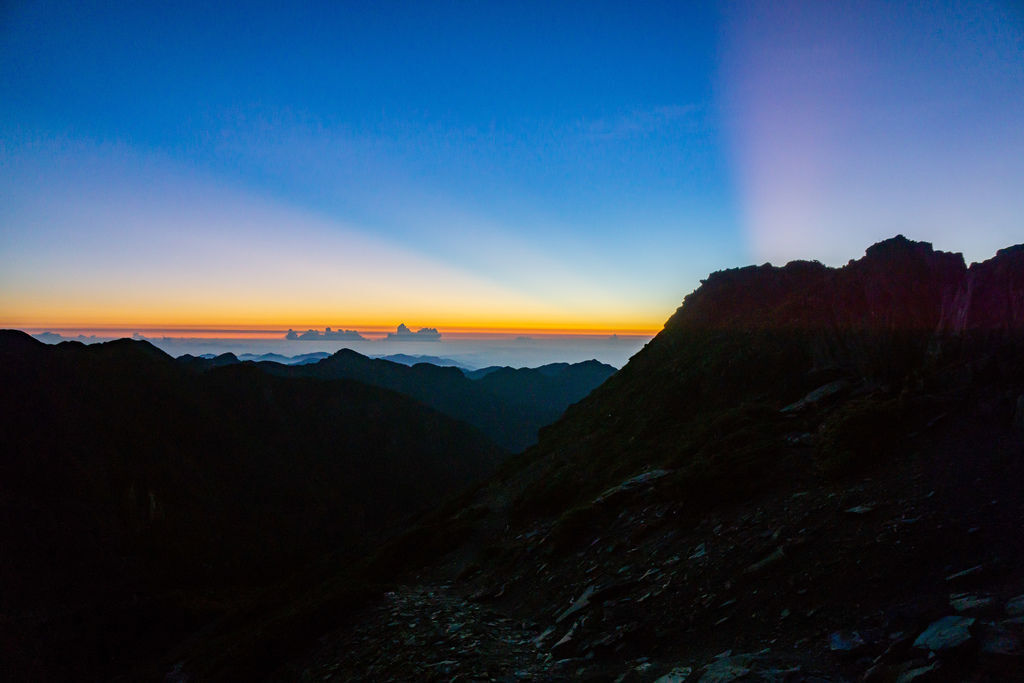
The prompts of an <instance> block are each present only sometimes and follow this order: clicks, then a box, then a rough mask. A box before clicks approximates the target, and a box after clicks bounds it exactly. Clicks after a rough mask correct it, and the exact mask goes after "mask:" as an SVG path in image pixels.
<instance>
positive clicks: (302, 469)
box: [0, 331, 503, 680]
mask: <svg viewBox="0 0 1024 683" xmlns="http://www.w3.org/2000/svg"><path fill="white" fill-rule="evenodd" d="M233 361H234V359H233V357H232V358H225V357H221V358H218V359H215V360H214V361H212V362H211V363H210V365H213V366H218V365H223V367H215V368H213V369H210V370H209V371H207V372H204V373H195V372H190V371H188V370H187V369H186V368H184V367H183V366H182V365H181V364H179V363H177V362H175V361H174V360H173V359H172V358H170V357H169V356H167V355H166V354H164V353H163V352H161V351H159V350H158V349H156V348H155V347H153V346H152V345H150V344H149V343H148V342H141V341H131V340H120V341H115V342H110V343H106V344H95V345H90V346H85V345H83V344H80V343H77V342H65V343H62V344H59V345H57V346H49V345H46V344H42V343H41V342H38V341H35V340H33V339H32V338H31V337H29V336H28V335H25V334H23V333H21V332H15V331H2V332H0V434H2V438H3V448H2V455H0V504H2V508H0V514H2V518H0V547H2V548H3V551H2V553H0V556H2V559H0V585H3V594H2V595H3V597H2V600H3V603H2V605H0V612H2V613H3V615H4V619H3V621H2V622H0V641H2V642H3V643H4V655H3V659H4V665H5V666H7V667H8V670H7V673H9V674H11V677H13V678H16V679H17V678H20V679H22V680H31V679H35V678H40V677H42V678H45V677H48V676H55V677H58V678H63V677H66V676H70V675H71V674H72V672H74V674H75V675H76V676H79V675H80V676H83V677H85V678H93V677H97V676H99V677H102V676H105V675H109V674H112V673H114V672H116V671H123V670H124V668H125V667H126V666H127V665H128V664H131V663H132V661H133V659H134V658H138V657H144V656H151V655H152V654H153V652H154V648H155V651H158V652H159V651H162V648H166V647H167V646H168V645H169V644H170V643H171V642H174V639H176V638H178V637H181V636H182V635H184V634H186V633H188V632H189V631H191V630H193V629H195V628H196V627H198V626H199V625H201V624H202V623H203V622H204V621H207V620H209V619H210V618H211V617H213V616H216V615H218V614H219V613H223V612H224V611H225V610H226V608H227V607H228V606H229V605H230V604H231V603H232V601H233V600H234V599H235V598H236V597H237V596H239V595H244V594H246V593H247V592H252V591H253V590H255V589H256V588H258V587H259V586H262V585H266V584H267V583H268V582H271V581H278V580H280V579H282V578H284V577H287V576H288V575H290V574H292V573H293V572H295V571H297V570H300V569H302V568H303V567H304V566H305V565H307V564H309V563H310V562H314V561H315V562H321V561H322V560H323V558H324V557H325V555H326V554H328V553H331V554H334V555H336V556H345V555H346V554H348V555H351V554H352V553H354V552H355V551H357V550H360V549H362V548H363V547H364V544H365V543H366V541H368V540H370V539H373V538H375V537H376V535H377V533H378V532H380V531H381V530H383V529H386V528H388V527H389V526H391V525H393V524H395V523H396V522H397V521H398V520H400V519H402V518H404V517H406V516H408V515H410V514H412V513H415V512H418V511H420V510H423V509H424V508H427V507H430V506H434V505H436V504H437V503H438V501H440V500H443V499H444V498H445V497H446V496H449V495H451V494H452V493H454V492H456V491H458V490H459V489H461V488H463V487H465V486H467V485H469V484H471V483H473V482H475V481H477V480H479V479H480V478H481V477H483V476H484V475H485V474H487V473H488V472H490V471H492V469H493V467H494V466H495V465H496V464H497V463H498V462H499V460H500V458H501V457H502V456H503V453H502V452H501V451H500V450H499V449H498V448H497V447H495V446H494V445H493V444H492V443H491V442H490V441H489V440H487V439H486V438H485V437H484V436H483V435H482V434H480V433H479V432H477V431H476V430H474V429H472V428H470V427H468V426H467V425H465V424H464V423H461V422H457V421H455V420H453V419H451V418H449V417H447V416H444V415H442V414H440V413H438V412H436V411H434V410H431V409H429V408H427V407H425V406H423V405H421V404H419V403H416V402H415V401H413V400H411V399H409V398H407V397H405V396H401V395H399V394H396V393H393V392H390V391H387V390H384V389H379V388H376V387H371V386H367V385H365V384H360V383H357V382H353V381H349V380H329V381H325V380H319V379H312V378H303V377H296V378H289V377H280V376H275V375H271V374H268V373H265V372H262V371H261V370H260V369H259V368H257V367H256V366H254V365H252V364H237V363H235V362H233ZM10 667H14V668H13V669H11V668H10ZM64 667H67V668H64Z"/></svg>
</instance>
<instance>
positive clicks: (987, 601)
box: [949, 593, 992, 612]
mask: <svg viewBox="0 0 1024 683" xmlns="http://www.w3.org/2000/svg"><path fill="white" fill-rule="evenodd" d="M991 604H992V598H990V597H988V596H983V595H974V594H972V593H953V594H952V595H950V596H949V606H950V607H952V608H953V609H954V610H956V611H957V612H970V611H972V610H976V609H981V608H982V607H988V606H989V605H991Z"/></svg>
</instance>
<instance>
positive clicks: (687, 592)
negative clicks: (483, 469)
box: [3, 237, 1024, 683]
mask: <svg viewBox="0 0 1024 683" xmlns="http://www.w3.org/2000/svg"><path fill="white" fill-rule="evenodd" d="M252 370H255V368H252ZM228 371H235V372H237V371H240V368H235V367H227V368H221V369H219V370H216V369H215V370H209V371H207V372H202V373H194V372H191V371H190V372H191V374H189V377H192V378H193V379H190V380H188V381H208V380H204V379H196V378H203V377H207V378H208V377H217V375H218V373H220V372H228ZM246 371H248V370H246ZM260 377H261V378H262V379H261V380H260V381H261V382H270V383H273V382H296V381H303V382H310V383H311V384H309V385H308V386H310V387H313V386H321V385H320V384H317V382H323V381H325V380H313V379H310V378H298V377H276V376H271V375H268V374H266V373H263V374H261V375H260ZM332 381H336V380H332ZM288 386H291V385H288ZM302 386H307V385H302ZM325 386H334V385H333V384H332V383H331V381H329V382H327V384H326V385H325ZM346 386H347V385H346ZM357 386H360V387H361V386H363V385H357ZM361 390H362V391H366V390H368V388H363V389H361ZM375 391H376V390H375ZM258 395H261V396H266V394H265V393H259V394H258ZM386 395H387V396H397V395H395V394H390V393H387V394H386ZM46 396H47V397H48V398H46V400H47V401H50V402H51V403H43V404H40V403H38V401H40V400H42V399H39V398H36V399H33V400H35V401H37V403H35V404H33V405H35V406H37V407H38V406H39V405H44V406H51V407H52V410H54V411H57V414H60V415H63V414H64V413H63V412H60V411H64V410H66V407H65V406H63V405H62V404H54V403H52V402H53V401H55V400H57V399H55V398H54V394H46ZM399 398H400V397H399ZM8 400H9V401H10V403H7V404H5V405H8V406H14V408H12V409H20V408H19V406H21V405H22V402H19V401H17V400H15V398H14V397H13V396H12V397H11V398H9V399H8ZM403 405H405V404H403ZM413 405H418V404H413ZM338 409H340V404H333V407H332V408H331V409H330V410H325V413H324V414H325V415H330V414H331V413H332V412H333V411H334V410H338ZM407 409H408V410H412V408H411V407H409V408H407ZM421 409H422V408H421ZM220 410H222V411H224V413H230V412H231V411H232V410H233V407H230V406H226V405H225V406H223V407H222V408H220ZM423 410H425V409H423ZM28 414H34V413H28ZM429 414H430V415H433V416H435V417H433V418H431V419H439V416H438V415H437V413H433V412H430V413H429ZM9 419H10V420H11V422H10V424H12V425H17V424H18V422H17V416H15V417H12V418H9ZM289 419H290V418H289ZM363 419H365V417H364V418H363ZM280 424H281V425H286V424H287V422H286V421H285V422H281V423H280ZM446 424H447V423H446ZM456 424H457V423H456ZM282 428H284V427H283V426H282ZM353 428H354V427H353ZM111 429H112V430H113V432H115V433H117V432H118V429H116V428H114V426H113V425H112V426H111ZM453 429H455V427H453ZM144 433H146V434H150V433H152V430H151V429H147V430H144ZM453 433H454V432H453ZM459 434H462V432H459ZM130 435H131V436H132V437H133V438H134V437H135V436H138V435H137V434H134V433H130ZM172 437H173V435H172V434H165V435H163V436H162V437H161V438H160V439H157V440H156V443H158V444H159V443H163V442H164V440H165V439H167V438H170V439H171V442H172V443H174V439H173V438H172ZM39 438H42V437H39ZM197 438H198V437H197ZM460 438H463V437H460ZM466 438H468V437H466ZM411 440H412V441H416V440H417V439H415V438H414V439H411ZM401 443H402V444H408V441H402V442H401ZM109 446H110V448H109V449H106V450H103V451H102V452H104V453H108V452H115V453H125V452H128V453H130V452H132V451H131V449H130V442H128V443H116V444H109ZM153 448H154V449H156V450H153V454H152V456H151V460H147V462H150V461H152V462H154V463H160V462H162V460H161V458H160V457H159V455H158V454H159V449H158V448H157V447H156V446H154V447H153ZM482 448H483V447H482V446H480V447H478V448H471V449H469V451H466V450H461V451H460V452H461V453H466V452H484V451H483V450H481V449H482ZM182 450H185V449H184V448H182ZM271 450H272V449H271ZM27 452H31V449H29V450H28V451H27ZM399 452H402V453H405V454H407V455H408V454H409V453H410V451H409V447H408V446H403V447H402V448H400V449H399ZM119 457H122V458H123V457H124V456H119ZM417 457H419V456H417ZM423 457H424V458H425V461H424V462H428V463H429V462H431V460H430V458H432V457H437V456H436V455H431V454H430V453H424V454H423ZM490 457H491V456H486V457H483V458H482V460H483V461H484V462H493V461H490V460H488V458H490ZM62 462H63V461H62ZM73 462H77V461H73ZM175 462H176V461H175ZM417 462H419V460H417ZM152 466H153V467H156V466H157V465H152ZM424 466H426V465H424ZM75 467H77V465H75ZM177 470H178V466H177V465H175V466H174V467H170V468H169V469H168V473H167V475H166V476H168V477H170V476H172V473H173V472H175V471H177ZM71 471H74V472H78V471H79V470H78V469H74V468H72V470H71ZM86 471H90V472H92V471H91V470H86ZM103 471H106V470H103ZM275 471H277V470H275ZM54 476H56V475H54ZM323 476H324V477H326V478H325V479H322V481H324V482H325V487H326V488H327V489H330V487H331V486H333V483H332V482H333V480H331V479H330V477H331V476H336V474H335V473H332V472H330V471H325V472H324V473H323ZM97 477H98V475H96V474H90V475H89V477H86V478H85V479H84V480H83V481H90V482H91V481H92V480H93V479H94V478H97ZM300 480H301V478H300ZM318 480H320V479H319V478H318ZM5 481H6V480H5ZM98 481H105V480H104V479H102V478H99V479H98ZM1021 482H1024V247H1013V248H1010V249H1005V250H1002V251H1000V252H999V254H997V255H996V256H995V257H994V258H993V259H991V260H989V261H986V262H985V263H981V264H974V265H972V266H971V267H970V268H967V267H966V266H965V265H964V263H963V260H962V258H961V257H960V256H959V255H957V254H945V253H942V252H936V251H934V250H933V249H932V248H931V246H930V245H928V244H925V243H917V242H910V241H908V240H905V239H903V238H901V237H897V238H894V239H892V240H888V241H886V242H883V243H880V244H877V245H875V246H873V247H871V248H870V249H868V251H867V253H866V254H865V256H864V258H862V259H860V260H858V261H853V262H851V263H850V264H848V265H847V266H845V267H843V268H840V269H830V268H826V267H824V266H822V265H820V264H817V263H811V262H794V263H791V264H789V265H787V266H785V267H782V268H775V267H771V266H760V267H750V268H743V269H737V270H731V271H724V272H720V273H715V274H713V275H712V276H710V277H709V278H708V280H707V281H705V282H704V283H703V284H702V286H701V287H700V288H699V289H698V290H697V291H695V292H694V293H692V294H691V295H689V296H688V297H687V298H686V300H685V301H684V303H683V305H682V306H681V307H680V309H679V310H678V311H677V312H676V313H675V315H673V316H672V318H671V319H670V320H669V321H668V322H667V323H666V325H665V329H664V330H663V331H662V332H661V333H660V334H659V335H658V336H657V337H656V338H655V339H654V340H652V341H651V342H650V343H649V344H648V345H647V346H646V347H645V348H644V349H643V350H642V351H641V352H640V353H638V354H637V355H636V356H634V357H633V358H632V359H631V360H630V362H629V364H628V365H627V366H626V367H624V368H623V369H622V370H621V371H619V372H618V373H616V374H615V375H614V376H612V377H611V378H610V379H608V380H607V381H606V382H604V383H603V384H602V385H601V386H600V387H599V388H597V389H596V390H595V391H594V392H592V393H591V394H590V395H589V396H587V397H586V398H585V399H583V400H582V401H580V402H579V403H576V404H575V405H573V406H571V407H570V408H569V409H568V410H567V411H566V413H565V415H564V416H562V418H561V419H560V420H558V421H557V422H556V423H555V424H553V425H551V426H550V427H547V428H545V429H544V430H542V432H541V436H540V439H539V442H538V443H537V445H535V446H533V447H531V448H529V449H527V450H526V451H525V452H523V453H520V454H518V455H515V456H512V457H511V458H510V459H507V460H505V461H504V463H503V464H502V465H501V466H500V467H499V469H498V471H497V473H496V474H494V475H493V476H491V477H490V478H489V479H487V480H486V481H485V482H484V483H483V484H479V485H477V486H476V487H475V488H471V489H469V490H467V491H465V492H464V493H462V494H460V495H459V496H457V497H455V498H449V499H448V500H447V502H445V503H444V504H435V505H433V506H431V507H430V508H429V510H428V512H427V513H425V514H423V515H421V516H419V517H418V518H415V519H413V520H411V521H410V520H408V519H407V520H406V522H405V523H404V525H403V526H401V527H399V526H397V525H392V527H391V531H390V532H388V538H389V540H387V541H386V542H385V543H383V544H378V545H375V546H374V547H369V546H364V547H363V550H362V551H361V552H360V553H358V554H349V555H346V556H340V555H338V554H337V553H332V552H329V551H325V552H321V549H318V548H316V546H315V544H314V545H313V546H310V549H309V553H310V555H309V561H308V562H306V563H305V564H303V565H302V567H301V569H295V570H294V571H292V572H290V573H282V574H278V575H275V580H274V581H269V580H268V581H265V582H262V583H260V584H259V585H258V586H254V587H252V588H251V589H250V590H249V594H247V595H245V596H241V597H238V598H236V599H235V600H233V601H231V602H230V604H223V603H222V604H221V605H220V609H219V611H216V613H215V614H213V615H212V616H209V617H208V618H207V619H206V621H204V622H203V627H202V629H201V630H196V629H192V630H191V631H189V630H187V629H183V630H182V631H180V632H179V633H178V636H180V637H178V638H176V639H170V638H164V639H163V640H162V641H160V642H163V643H170V642H174V644H173V646H169V647H168V648H164V649H163V650H162V651H161V652H159V653H157V652H155V650H154V649H152V648H151V649H149V650H144V651H140V652H144V654H145V656H142V655H141V654H140V655H139V656H138V657H136V658H135V659H134V660H132V661H131V662H130V664H131V667H124V666H122V667H121V668H120V669H117V670H114V669H111V670H109V671H108V672H107V674H106V675H108V676H114V675H117V674H120V675H121V677H122V679H124V680H135V679H141V678H149V679H154V680H160V679H163V680H171V681H186V680H189V681H195V680H267V679H269V680H295V679H301V680H310V681H312V680H316V681H323V680H339V681H342V680H368V681H377V680H438V681H440V680H444V681H451V680H465V681H472V680H503V681H515V680H528V679H535V680H623V681H654V680H659V681H661V683H668V682H670V681H706V682H708V681H720V682H722V681H732V680H741V679H742V680H772V681H788V680H792V681H800V680H816V681H854V680H868V681H901V682H906V681H922V682H923V681H963V680H968V681H990V680H991V681H1001V680H1021V679H1022V676H1021V674H1020V671H1021V670H1024V533H1022V523H1024V491H1022V483H1021ZM5 490H6V489H5ZM44 490H45V486H43V485H42V484H40V487H39V489H38V491H44ZM118 490H120V489H118ZM127 490H128V491H131V488H130V487H129V488H128V489H127ZM135 490H136V492H138V491H140V490H142V489H141V487H140V486H136V489H135ZM409 490H410V491H411V490H413V489H409ZM147 492H148V489H147ZM5 495H6V496H7V499H6V500H9V501H21V502H20V503H17V504H14V503H11V505H13V508H12V509H15V510H21V509H22V508H19V507H18V505H21V506H25V505H28V504H29V503H28V502H26V500H27V499H25V498H16V494H15V493H14V492H8V493H6V494H5ZM17 495H22V496H24V495H25V494H21V493H17ZM33 495H43V494H42V493H38V492H36V490H33ZM319 495H323V494H322V493H321V494H319ZM346 495H349V494H346ZM352 495H354V494H352ZM410 495H411V494H410ZM136 496H137V497H136V498H134V499H132V498H130V496H129V497H128V500H134V501H137V500H139V498H138V496H139V494H138V493H136ZM160 499H161V498H160V496H158V497H157V500H158V501H159V500H160ZM33 500H34V499H33ZM45 500H46V501H47V502H46V504H45V505H44V504H42V503H38V504H36V503H35V502H33V503H32V504H34V505H36V507H35V508H33V509H34V510H40V511H43V510H46V509H48V507H47V506H49V505H58V502H56V501H59V500H77V499H76V498H75V496H74V495H70V494H69V489H68V488H67V486H66V485H65V487H64V488H58V489H55V492H54V493H53V495H50V497H49V498H45ZM315 500H318V499H316V498H315ZM439 500H440V496H438V501H439ZM300 501H301V496H300V497H299V498H298V499H295V500H294V501H293V503H292V505H294V506H295V507H294V514H296V515H299V519H303V517H302V516H303V515H304V514H307V513H306V512H305V509H306V508H305V507H304V504H303V503H301V502H300ZM133 505H134V506H138V505H141V504H139V503H132V505H129V506H128V507H127V511H126V512H123V513H121V514H122V515H123V517H122V518H119V519H123V520H126V521H122V522H121V523H122V524H124V525H128V524H129V522H130V520H132V519H134V518H133V517H132V516H131V515H132V514H139V513H132V512H131V510H133V509H135V508H134V507H132V506H133ZM142 507H145V506H144V505H143V506H142ZM58 509H59V508H58ZM156 509H157V510H158V509H160V508H159V506H157V507H156ZM180 509H182V510H185V509H189V508H188V506H184V505H183V506H182V507H181V508H180ZM251 509H252V510H253V514H257V513H256V510H258V509H260V508H259V506H257V505H253V506H251ZM89 514H93V513H92V511H89ZM43 516H44V517H45V515H43ZM83 519H85V520H91V519H92V518H91V517H88V516H83ZM344 519H346V518H345V514H344V510H341V509H336V510H331V511H330V514H329V515H328V517H327V518H326V519H325V522H324V523H328V522H329V521H330V520H334V523H342V521H341V520H344ZM88 524H93V523H92V522H91V521H89V522H88ZM231 524H232V525H234V524H235V522H231ZM126 528H130V527H126ZM240 528H244V525H243V526H242V527H240ZM33 529H34V528H33ZM7 533H8V534H12V533H14V532H11V531H9V530H8V532H7ZM52 533H55V532H54V530H53V529H51V528H47V527H39V531H38V533H36V534H34V536H36V537H39V538H46V536H45V534H52ZM275 535H277V534H275ZM307 537H308V538H313V539H316V538H321V537H322V532H321V531H320V530H319V529H313V530H311V533H310V534H309V535H308V536H307ZM6 542H7V541H5V543H6ZM22 542H23V543H27V541H22ZM118 542H121V541H118ZM311 542H312V541H311ZM39 543H40V544H44V543H45V542H44V541H39ZM38 553H40V554H39V559H38V562H39V564H40V566H45V555H44V554H42V551H38ZM29 556H30V557H34V556H33V555H32V554H31V553H29ZM15 557H20V556H18V555H15ZM111 557H120V556H116V555H111ZM128 557H129V558H130V557H134V556H133V555H130V554H129V555H128ZM209 557H210V558H216V557H217V554H216V553H212V554H211V555H210V556H209ZM113 561H114V560H113V559H112V560H110V562H113ZM6 562H7V564H5V568H6V569H7V570H9V571H10V572H13V574H12V575H13V576H14V579H15V580H18V575H17V571H16V570H17V569H18V565H17V562H15V563H13V564H12V561H11V560H6ZM18 562H20V560H18ZM148 566H149V565H147V567H148ZM11 567H14V569H11ZM103 570H104V571H107V570H109V567H104V568H103ZM245 575H246V571H245V569H244V568H240V567H238V566H224V567H223V573H222V574H221V575H220V577H221V581H222V582H223V585H225V586H230V585H232V581H235V582H236V583H237V584H238V585H250V584H251V583H253V582H247V581H246V580H245V579H244V577H245ZM137 576H145V574H144V573H140V574H137ZM21 580H24V577H21ZM33 581H36V579H33ZM29 583H32V582H29ZM221 594H222V595H223V594H224V593H223V592H222V593H221ZM189 595H190V596H191V597H192V598H193V599H197V598H196V596H197V595H198V592H197V591H193V592H191V593H189ZM221 600H222V601H223V600H224V599H223V598H221ZM15 604H17V605H20V606H21V609H22V611H21V612H11V611H10V608H8V607H7V606H5V612H4V620H5V621H4V622H3V623H4V627H5V629H7V630H6V631H5V638H4V642H5V643H8V642H15V643H20V645H19V646H18V647H22V648H30V647H36V648H37V651H38V653H39V654H38V656H39V657H41V658H42V657H45V656H46V655H47V654H48V653H52V652H58V653H60V652H61V650H60V648H61V647H77V648H81V649H86V650H89V649H90V648H92V647H93V644H92V643H91V641H89V640H88V638H87V637H86V636H85V635H83V632H84V629H79V630H78V631H75V628H74V627H75V624H76V623H78V622H75V621H73V617H68V619H71V621H69V624H70V626H68V627H67V629H65V630H64V631H61V633H64V634H65V635H66V639H65V640H64V641H59V642H55V641H53V639H52V638H51V639H44V638H42V637H41V635H40V634H43V633H44V631H45V629H43V628H40V627H39V623H40V622H33V621H32V619H33V618H34V617H33V616H32V615H33V614H35V613H34V612H32V610H31V609H30V607H31V605H33V604H34V603H32V601H31V600H28V599H22V600H21V601H20V602H19V601H15ZM44 604H46V605H50V607H49V609H51V610H59V609H63V605H64V604H65V602H64V601H62V598H60V597H56V598H53V599H52V601H51V602H48V603H44ZM41 613H43V614H44V615H46V614H49V613H48V612H46V610H42V612H41ZM11 614H15V615H16V619H14V618H12V617H11V616H9V615H11ZM143 621H145V620H141V621H140V620H136V622H133V624H128V625H122V626H120V627H121V628H125V629H131V628H135V627H137V626H138V624H139V623H141V622H143ZM33 625H35V628H36V630H34V631H33V630H30V629H31V627H32V626H33ZM6 634H15V635H18V636H19V637H20V640H18V639H15V640H11V639H10V638H9V637H8V636H7V635H6ZM26 634H27V635H26ZM37 637H38V638H39V640H34V638H37ZM46 648H50V649H46ZM30 673H32V672H30ZM58 674H74V672H73V671H67V670H61V671H58Z"/></svg>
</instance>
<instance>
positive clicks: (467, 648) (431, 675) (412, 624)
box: [302, 585, 558, 681]
mask: <svg viewBox="0 0 1024 683" xmlns="http://www.w3.org/2000/svg"><path fill="white" fill-rule="evenodd" d="M540 635H541V634H540V632H539V631H538V629H537V626H536V625H535V624H531V623H529V622H522V621H518V620H514V619H511V618H509V617H507V616H505V615H503V614H502V613H500V612H497V611H495V610H493V609H491V608H489V607H487V606H485V605H482V604H479V603H476V602H472V601H470V600H468V599H466V598H465V597H463V596H462V595H460V594H459V593H458V592H456V591H455V590H453V589H452V587H451V586H448V585H412V586H408V585H403V586H397V587H395V589H394V590H393V591H390V592H388V593H387V594H385V595H384V596H383V598H382V599H381V600H380V601H379V602H378V603H377V604H376V605H374V606H373V607H371V608H369V609H368V610H367V612H366V613H365V614H364V615H363V617H362V618H361V620H360V621H359V623H358V624H357V625H356V626H354V627H353V628H352V629H350V630H348V631H344V632H341V633H338V634H335V636H334V637H333V638H332V639H331V641H330V642H329V644H326V645H325V647H324V648H323V649H321V650H320V651H319V652H317V653H316V655H315V658H314V659H313V660H311V661H309V662H307V663H306V667H305V669H304V671H303V672H302V679H303V680H308V681H314V680H315V681H357V680H418V681H495V680H497V681H515V680H525V679H532V678H550V677H552V676H554V677H557V669H558V666H557V664H558V663H557V662H555V661H554V660H553V657H552V656H551V654H550V653H548V652H547V650H546V649H539V648H538V642H539V641H537V638H538V636H540Z"/></svg>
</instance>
